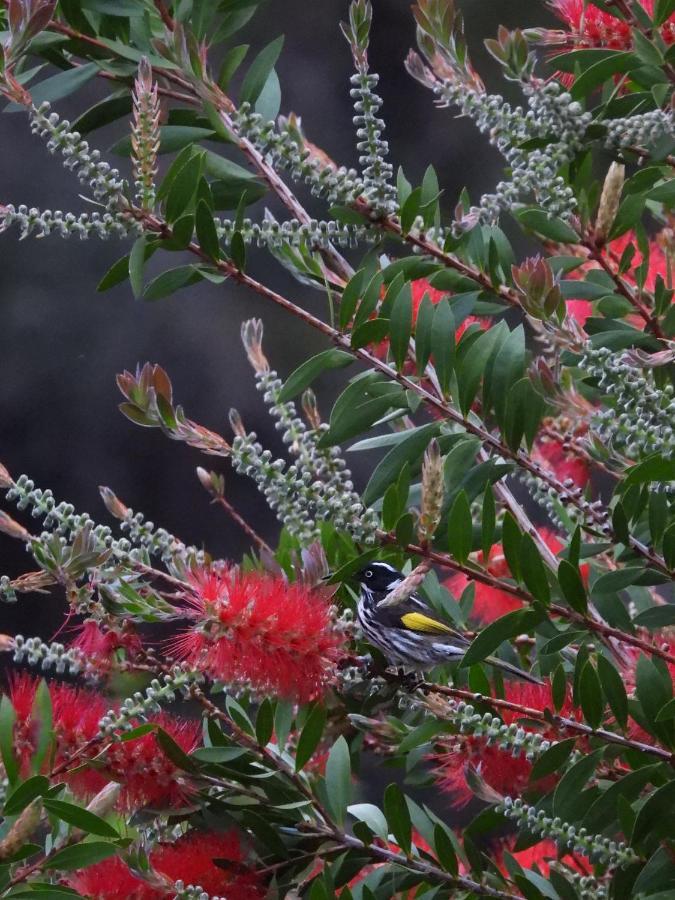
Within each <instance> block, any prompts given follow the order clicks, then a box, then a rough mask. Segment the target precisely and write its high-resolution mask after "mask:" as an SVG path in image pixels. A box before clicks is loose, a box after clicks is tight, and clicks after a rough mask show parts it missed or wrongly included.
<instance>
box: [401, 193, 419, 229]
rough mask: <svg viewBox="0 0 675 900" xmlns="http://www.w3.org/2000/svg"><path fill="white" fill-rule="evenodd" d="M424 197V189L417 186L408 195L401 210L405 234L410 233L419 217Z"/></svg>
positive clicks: (402, 226)
mask: <svg viewBox="0 0 675 900" xmlns="http://www.w3.org/2000/svg"><path fill="white" fill-rule="evenodd" d="M421 198H422V189H421V188H418V187H416V188H415V189H414V190H413V191H411V192H410V194H409V195H408V197H407V199H406V201H405V203H404V204H403V206H402V207H401V212H400V216H399V218H400V220H401V231H402V232H403V234H404V235H405V234H408V232H409V231H410V229H411V228H412V225H413V222H414V221H415V219H416V218H417V214H418V213H419V209H420V201H421Z"/></svg>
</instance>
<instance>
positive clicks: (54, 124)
mask: <svg viewBox="0 0 675 900" xmlns="http://www.w3.org/2000/svg"><path fill="white" fill-rule="evenodd" d="M50 110H51V106H50V104H49V103H46V102H45V103H42V104H41V105H40V106H39V107H36V106H33V107H31V110H30V123H31V131H32V132H33V134H38V135H39V136H40V137H41V138H43V139H44V140H45V141H46V142H47V149H48V150H49V152H50V153H57V152H58V153H60V154H61V155H62V156H63V157H64V160H65V161H64V163H63V164H64V166H65V167H66V168H67V169H70V170H71V171H73V172H75V174H76V175H77V177H78V179H79V180H80V181H81V182H83V183H86V184H88V185H89V187H90V188H91V189H92V192H93V195H94V198H95V199H96V200H99V201H100V202H101V203H103V204H104V205H105V206H106V207H107V208H108V209H109V210H113V209H116V208H118V207H119V206H120V205H123V204H124V203H125V198H124V187H125V184H124V181H123V179H122V177H121V175H120V173H119V171H118V170H117V169H113V168H111V167H110V165H109V164H108V163H107V162H104V161H103V160H102V159H101V152H100V151H99V150H91V149H90V147H89V144H88V143H87V141H85V140H83V139H82V136H81V135H80V134H79V132H77V131H71V130H70V122H69V121H68V120H67V119H61V117H60V116H59V114H58V113H56V112H50Z"/></svg>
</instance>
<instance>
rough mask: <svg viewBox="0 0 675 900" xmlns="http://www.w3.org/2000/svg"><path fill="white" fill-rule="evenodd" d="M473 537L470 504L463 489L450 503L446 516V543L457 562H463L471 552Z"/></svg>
mask: <svg viewBox="0 0 675 900" xmlns="http://www.w3.org/2000/svg"><path fill="white" fill-rule="evenodd" d="M472 538H473V521H472V519H471V505H470V504H469V499H468V497H467V496H466V493H465V492H464V491H460V492H459V494H457V496H456V498H455V502H454V503H453V504H452V509H451V510H450V515H449V517H448V545H449V549H450V555H451V556H453V557H454V558H455V559H456V560H457V561H458V562H461V563H464V562H466V560H467V559H468V556H469V553H471V542H472Z"/></svg>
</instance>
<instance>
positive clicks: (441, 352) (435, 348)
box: [430, 300, 456, 395]
mask: <svg viewBox="0 0 675 900" xmlns="http://www.w3.org/2000/svg"><path fill="white" fill-rule="evenodd" d="M455 328H456V326H455V317H454V315H453V312H452V309H451V307H450V304H449V303H448V301H447V300H441V301H440V302H439V303H437V304H436V309H435V312H434V318H433V325H432V329H431V340H430V346H431V353H432V355H433V358H434V368H435V370H436V376H437V377H438V382H439V384H440V386H441V390H442V391H443V394H444V395H447V393H448V390H449V386H450V378H451V376H452V371H453V366H454V359H455Z"/></svg>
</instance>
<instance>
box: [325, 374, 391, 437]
mask: <svg viewBox="0 0 675 900" xmlns="http://www.w3.org/2000/svg"><path fill="white" fill-rule="evenodd" d="M407 406H408V401H407V399H406V396H405V394H404V392H403V391H402V390H401V389H400V388H399V387H398V385H392V384H391V383H389V382H385V383H383V382H381V381H373V380H372V379H369V380H367V381H364V380H363V379H358V380H356V381H353V382H352V383H351V384H350V385H349V387H347V388H346V390H344V391H343V392H342V394H340V396H339V397H338V399H337V401H336V403H335V406H334V407H333V410H332V412H331V415H330V428H329V430H328V432H326V434H324V436H323V437H322V438H321V440H320V441H319V446H320V447H331V446H333V445H334V444H339V443H340V442H341V441H344V440H347V439H348V438H352V437H356V435H357V434H361V432H362V431H365V430H366V429H367V428H370V426H371V425H372V424H373V423H374V422H376V421H377V420H378V419H379V418H381V417H382V416H384V414H385V413H386V412H388V410H389V409H406V408H407Z"/></svg>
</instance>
